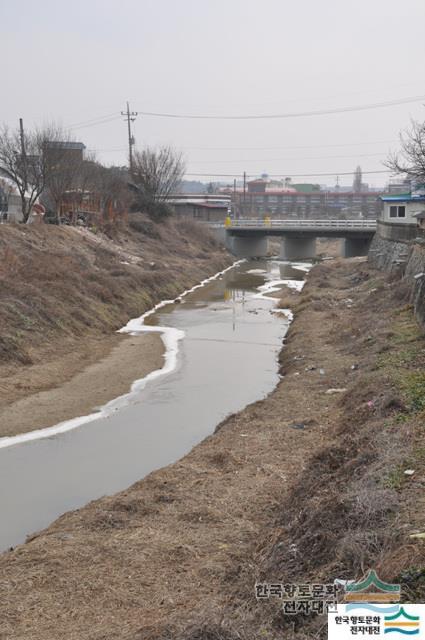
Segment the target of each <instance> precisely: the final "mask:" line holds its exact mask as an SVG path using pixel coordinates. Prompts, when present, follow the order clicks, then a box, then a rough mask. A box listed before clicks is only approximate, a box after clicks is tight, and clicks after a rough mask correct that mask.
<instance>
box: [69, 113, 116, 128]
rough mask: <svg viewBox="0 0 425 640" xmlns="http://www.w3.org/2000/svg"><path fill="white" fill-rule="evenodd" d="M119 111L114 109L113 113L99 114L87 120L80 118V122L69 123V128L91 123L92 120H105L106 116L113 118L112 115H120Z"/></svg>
mask: <svg viewBox="0 0 425 640" xmlns="http://www.w3.org/2000/svg"><path fill="white" fill-rule="evenodd" d="M118 115H119V112H118V111H114V112H113V113H108V114H106V115H104V116H97V117H96V118H88V119H87V120H80V121H79V122H74V123H73V124H70V125H69V128H72V127H79V126H80V125H86V124H91V123H92V122H96V121H97V120H104V119H105V118H112V116H118Z"/></svg>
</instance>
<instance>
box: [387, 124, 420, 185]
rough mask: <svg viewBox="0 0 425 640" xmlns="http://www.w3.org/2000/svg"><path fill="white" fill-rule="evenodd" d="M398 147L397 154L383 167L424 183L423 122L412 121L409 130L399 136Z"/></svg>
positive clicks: (389, 158) (390, 157)
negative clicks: (399, 148)
mask: <svg viewBox="0 0 425 640" xmlns="http://www.w3.org/2000/svg"><path fill="white" fill-rule="evenodd" d="M400 147H401V150H400V151H399V152H398V153H393V154H391V155H390V156H389V157H388V158H387V160H386V162H385V166H386V167H388V168H389V169H391V171H393V172H394V173H401V174H404V175H405V176H406V177H408V178H410V179H412V180H414V181H417V182H425V122H422V123H420V122H416V121H415V120H412V122H411V126H410V128H409V129H407V130H406V131H404V132H403V133H401V134H400Z"/></svg>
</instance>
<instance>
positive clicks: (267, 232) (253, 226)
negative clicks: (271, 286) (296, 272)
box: [211, 219, 376, 260]
mask: <svg viewBox="0 0 425 640" xmlns="http://www.w3.org/2000/svg"><path fill="white" fill-rule="evenodd" d="M211 226H212V227H214V228H216V229H217V232H218V234H219V235H220V236H221V238H222V239H223V240H224V242H225V244H226V246H227V247H228V249H229V250H230V251H231V252H232V253H233V254H234V255H235V256H238V257H240V258H260V257H264V256H266V255H267V250H268V238H270V237H279V238H281V249H280V257H281V258H282V259H283V260H302V259H308V258H313V257H314V256H315V255H316V238H341V239H342V241H343V247H342V255H343V256H344V257H346V258H350V257H353V256H361V255H366V254H367V252H368V249H369V245H370V242H371V240H372V238H373V235H374V233H375V231H376V222H375V221H374V220H248V219H239V220H232V222H231V224H230V225H228V226H226V225H224V224H212V225H211Z"/></svg>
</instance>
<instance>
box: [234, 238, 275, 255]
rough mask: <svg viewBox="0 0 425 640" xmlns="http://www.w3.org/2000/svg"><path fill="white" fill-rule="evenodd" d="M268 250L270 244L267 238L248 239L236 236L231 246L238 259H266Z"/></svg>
mask: <svg viewBox="0 0 425 640" xmlns="http://www.w3.org/2000/svg"><path fill="white" fill-rule="evenodd" d="M268 249H269V243H268V239H267V237H265V236H260V237H251V236H250V237H248V238H245V237H240V236H234V237H233V238H232V243H231V246H229V250H230V251H231V252H232V253H233V255H235V256H236V257H238V258H264V257H265V256H266V255H267V253H268Z"/></svg>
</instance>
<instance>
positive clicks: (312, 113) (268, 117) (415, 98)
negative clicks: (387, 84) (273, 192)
mask: <svg viewBox="0 0 425 640" xmlns="http://www.w3.org/2000/svg"><path fill="white" fill-rule="evenodd" d="M421 100H425V95H421V96H411V97H409V98H400V99H398V100H387V101H385V102H375V103H370V104H364V105H358V106H356V107H339V108H336V109H320V110H317V111H298V112H293V113H278V114H269V115H246V116H230V115H224V116H214V115H199V114H180V113H157V112H154V111H140V113H141V115H144V116H153V117H156V118H179V119H181V118H183V119H189V120H272V119H278V118H302V117H306V116H323V115H329V114H333V113H348V112H352V111H366V110H368V109H380V108H382V107H392V106H395V105H399V104H408V103H410V102H420V101H421Z"/></svg>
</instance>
